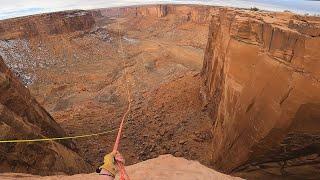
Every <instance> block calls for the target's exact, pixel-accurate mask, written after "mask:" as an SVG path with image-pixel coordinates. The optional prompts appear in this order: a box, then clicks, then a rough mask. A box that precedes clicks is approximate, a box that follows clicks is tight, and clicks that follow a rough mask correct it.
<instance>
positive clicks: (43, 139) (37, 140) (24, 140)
mask: <svg viewBox="0 0 320 180" xmlns="http://www.w3.org/2000/svg"><path fill="white" fill-rule="evenodd" d="M118 129H119V128H117V129H112V130H109V131H104V132H100V133H93V134H85V135H78V136H66V137H55V138H40V139H13V140H0V144H1V143H28V142H42V141H57V140H66V139H78V138H86V137H92V136H100V135H103V134H108V133H111V132H114V131H116V130H118Z"/></svg>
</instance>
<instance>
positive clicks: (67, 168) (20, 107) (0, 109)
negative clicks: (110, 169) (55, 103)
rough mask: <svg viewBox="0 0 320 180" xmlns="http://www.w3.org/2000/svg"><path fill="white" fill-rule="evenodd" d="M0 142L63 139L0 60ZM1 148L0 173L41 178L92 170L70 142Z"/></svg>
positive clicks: (56, 126)
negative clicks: (21, 173)
mask: <svg viewBox="0 0 320 180" xmlns="http://www.w3.org/2000/svg"><path fill="white" fill-rule="evenodd" d="M0 132H1V134H0V139H1V140H6V139H34V138H44V137H62V136H65V133H64V131H63V130H62V129H61V128H60V126H59V125H58V124H57V123H56V122H55V121H54V120H53V118H52V117H51V116H50V114H48V113H47V111H45V110H44V109H43V108H42V107H41V106H40V105H39V104H38V102H37V101H36V100H35V99H34V98H32V97H31V95H30V93H29V91H28V90H27V88H25V87H24V86H23V85H22V83H21V82H20V81H19V80H18V79H17V78H16V77H15V76H14V75H13V74H12V73H11V71H10V70H9V69H8V68H7V67H6V65H5V64H4V62H3V60H2V58H1V57H0ZM63 144H64V145H61V144H59V143H57V142H39V143H21V144H20V143H12V144H11V143H8V144H0V172H26V173H36V174H41V175H48V174H53V173H55V172H65V173H71V174H74V173H79V172H83V171H89V170H91V167H90V165H88V164H87V163H86V162H85V161H84V160H83V159H82V158H81V157H79V156H78V155H77V154H76V153H75V152H73V151H72V150H71V149H74V148H75V147H74V145H73V143H72V142H71V141H64V142H63Z"/></svg>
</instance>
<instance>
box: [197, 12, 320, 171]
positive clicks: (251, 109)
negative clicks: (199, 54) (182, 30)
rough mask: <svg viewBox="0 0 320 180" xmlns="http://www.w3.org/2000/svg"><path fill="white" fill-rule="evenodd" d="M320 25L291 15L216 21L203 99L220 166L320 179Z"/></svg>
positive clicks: (226, 15)
mask: <svg viewBox="0 0 320 180" xmlns="http://www.w3.org/2000/svg"><path fill="white" fill-rule="evenodd" d="M319 23H320V21H319V20H318V19H316V18H309V19H304V20H301V17H299V16H294V15H292V14H288V13H280V14H276V13H254V12H248V11H240V10H239V11H230V10H221V11H220V13H219V14H218V15H214V16H213V18H212V20H211V24H210V30H209V39H208V44H207V48H206V52H205V60H204V66H203V70H202V77H203V80H204V89H203V92H202V95H203V97H204V100H205V103H206V106H207V108H208V110H209V111H210V114H211V117H212V119H213V123H214V127H213V139H214V142H213V146H212V148H213V154H212V163H213V165H214V166H215V167H217V168H218V169H220V170H223V171H227V172H231V171H240V170H249V169H250V170H257V169H259V168H262V169H270V173H274V174H278V175H283V174H291V175H297V177H298V176H299V175H302V174H304V175H311V176H314V177H315V176H316V172H318V174H319V168H317V167H319V162H320V158H319V153H320V126H319V122H320V71H319V69H320V61H319V59H320V51H319V47H320V37H319ZM250 165H251V166H250ZM252 168H253V169H252ZM299 168H300V169H299ZM301 168H305V169H304V170H301ZM271 169H272V170H271Z"/></svg>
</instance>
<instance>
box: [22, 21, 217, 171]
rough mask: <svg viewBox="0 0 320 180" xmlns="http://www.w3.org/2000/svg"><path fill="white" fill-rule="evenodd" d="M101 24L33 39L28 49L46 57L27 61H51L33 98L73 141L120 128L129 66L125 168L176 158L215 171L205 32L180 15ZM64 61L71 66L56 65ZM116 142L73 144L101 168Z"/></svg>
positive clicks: (36, 73) (37, 74) (39, 74)
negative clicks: (204, 78)
mask: <svg viewBox="0 0 320 180" xmlns="http://www.w3.org/2000/svg"><path fill="white" fill-rule="evenodd" d="M97 22H98V23H97V25H96V26H95V27H94V28H93V29H92V30H91V31H90V32H88V33H83V32H81V33H79V32H76V33H71V34H67V35H65V34H63V35H57V36H51V37H50V38H48V39H46V40H45V41H43V40H40V39H37V38H34V39H31V40H29V48H31V49H33V48H35V49H36V48H38V49H40V48H41V51H38V50H35V51H32V53H29V52H27V53H26V54H28V56H32V57H33V58H34V57H40V58H41V59H44V60H45V61H46V62H48V61H51V64H50V65H48V68H37V67H39V66H37V67H35V68H33V69H32V71H33V72H32V74H33V75H32V76H33V77H34V79H35V80H34V81H33V82H32V83H31V84H30V85H29V89H30V90H31V93H32V95H33V96H34V97H36V99H37V100H38V101H39V102H40V104H42V105H43V106H44V107H45V109H46V110H48V111H49V113H50V114H51V115H52V116H53V117H54V119H55V120H56V121H57V122H58V123H59V124H60V125H61V126H62V128H63V129H64V130H65V131H66V132H67V134H68V135H70V136H74V135H82V134H90V133H98V132H103V131H107V130H112V129H116V128H117V127H118V126H119V123H120V120H121V117H122V115H123V113H124V112H125V110H126V108H127V104H128V102H127V97H126V92H125V86H126V85H125V84H126V82H125V74H124V66H123V61H125V66H126V68H127V72H128V76H127V83H128V86H129V89H130V93H131V96H132V108H131V111H130V114H129V117H128V119H127V122H126V125H125V130H124V133H123V136H122V139H121V146H120V151H121V152H122V153H123V154H124V156H125V158H126V160H127V163H128V164H133V163H136V162H140V161H143V160H146V159H150V158H155V157H157V156H158V155H159V154H167V153H170V154H173V155H175V156H178V157H180V156H183V157H186V158H188V159H197V160H200V162H202V163H203V164H206V165H209V164H210V162H209V161H208V159H209V158H208V156H209V154H210V152H209V149H208V148H206V147H208V146H209V144H210V141H211V136H210V127H211V123H210V118H208V116H207V114H206V113H205V112H204V111H202V106H201V102H200V99H199V95H198V94H199V93H198V92H199V88H200V83H201V81H200V77H199V72H200V70H201V67H202V59H203V49H204V47H205V43H206V36H207V26H206V25H203V26H195V25H194V24H193V23H192V22H190V23H189V24H188V23H184V22H179V19H175V17H174V16H172V17H166V18H162V19H158V20H156V21H155V19H154V18H150V19H148V18H141V19H139V18H130V17H128V18H106V17H102V18H100V19H98V20H97ZM118 23H119V24H120V26H119V27H118V25H119V24H118ZM119 28H120V29H119ZM119 30H120V36H119V33H118V31H119ZM120 41H121V43H122V45H123V46H122V47H123V49H122V48H121V47H120V44H119V43H120ZM20 50H21V48H20ZM37 52H39V53H44V52H46V53H45V54H35V53H37ZM61 54H62V55H63V56H66V57H67V58H66V59H67V60H66V61H65V62H61V61H54V60H51V59H50V57H54V56H60V55H61ZM48 57H49V58H48ZM52 59H54V58H52ZM30 69H31V68H29V69H28V71H30ZM31 79H32V78H31ZM115 136H116V131H114V132H112V133H110V134H106V135H101V136H98V137H90V138H84V139H76V140H74V141H75V143H76V145H77V147H78V149H79V153H80V155H81V156H82V157H84V158H85V159H86V160H87V161H88V162H89V163H90V164H92V165H93V166H94V167H97V166H99V165H100V164H101V161H102V159H103V156H104V155H105V154H106V153H107V152H109V151H111V150H112V147H113V144H114V140H115Z"/></svg>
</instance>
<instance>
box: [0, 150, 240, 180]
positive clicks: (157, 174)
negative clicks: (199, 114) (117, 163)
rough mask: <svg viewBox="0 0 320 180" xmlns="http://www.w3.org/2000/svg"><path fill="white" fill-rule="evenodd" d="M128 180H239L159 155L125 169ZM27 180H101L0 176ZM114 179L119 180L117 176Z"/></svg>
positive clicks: (94, 179)
mask: <svg viewBox="0 0 320 180" xmlns="http://www.w3.org/2000/svg"><path fill="white" fill-rule="evenodd" d="M126 171H127V173H128V175H129V176H130V179H134V180H176V179H183V180H194V179H219V180H241V178H238V177H232V176H228V175H225V174H222V173H219V172H217V171H214V170H212V169H209V168H207V167H205V166H203V165H201V164H200V163H199V162H196V161H190V160H186V159H184V158H178V157H173V156H172V155H161V156H159V157H157V158H154V159H149V160H147V161H144V162H141V163H137V164H134V165H131V166H127V167H126ZM18 177H19V179H28V180H39V179H41V180H49V179H50V180H56V179H57V180H58V179H64V180H79V179H80V180H97V179H101V177H102V176H99V174H97V173H92V174H77V175H74V176H65V175H59V176H47V177H40V176H32V175H29V174H15V173H6V174H0V179H3V180H13V179H17V178H18ZM116 179H119V177H118V176H117V177H116Z"/></svg>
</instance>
